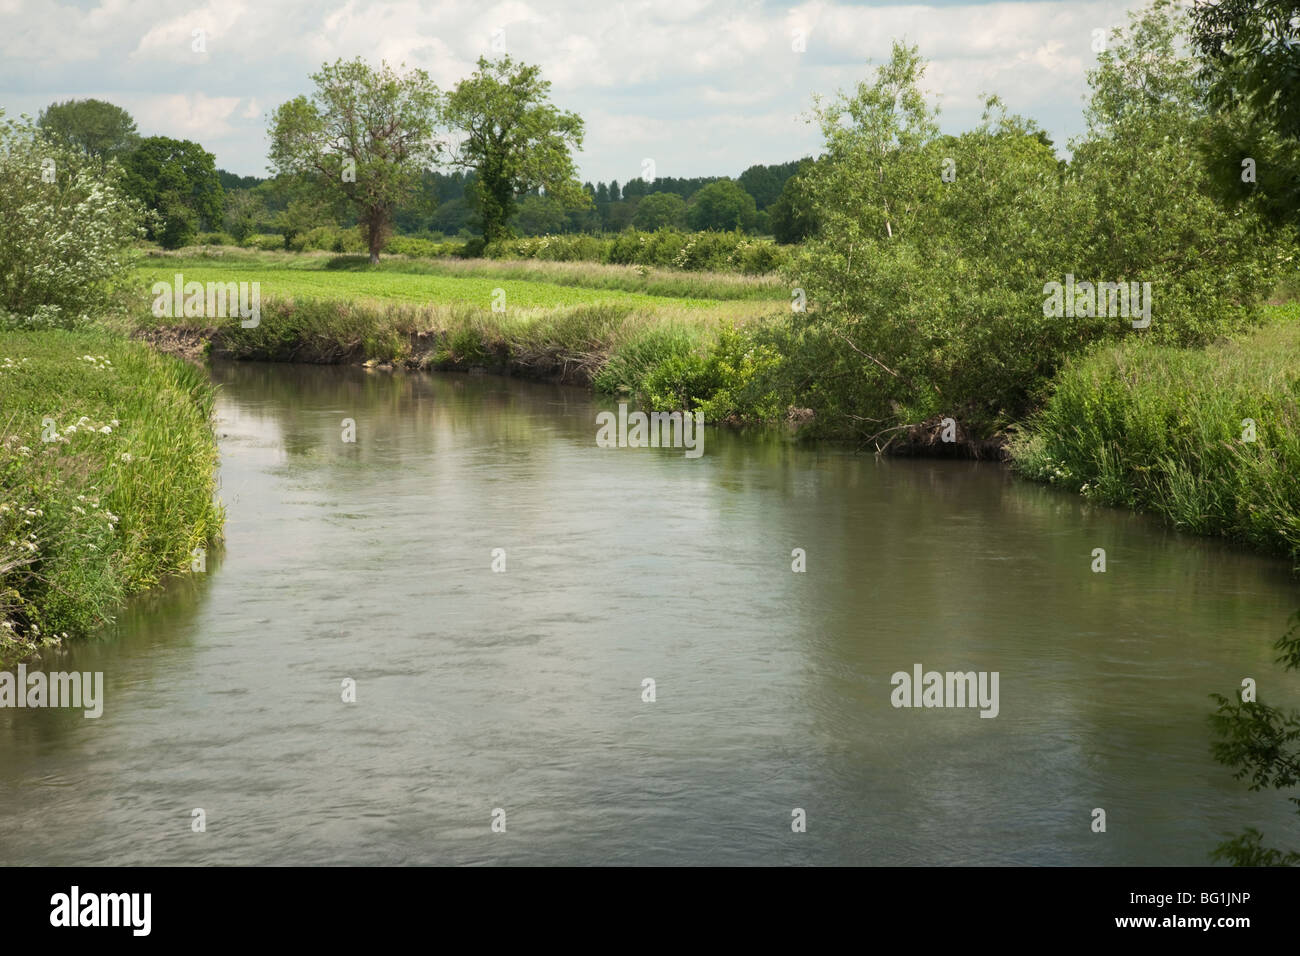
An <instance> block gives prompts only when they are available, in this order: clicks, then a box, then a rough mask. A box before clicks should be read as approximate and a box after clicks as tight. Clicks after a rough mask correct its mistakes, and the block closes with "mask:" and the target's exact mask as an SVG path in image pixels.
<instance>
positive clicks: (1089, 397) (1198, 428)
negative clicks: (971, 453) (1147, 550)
mask: <svg viewBox="0 0 1300 956" xmlns="http://www.w3.org/2000/svg"><path fill="white" fill-rule="evenodd" d="M1279 311H1280V312H1282V314H1283V315H1287V316H1288V317H1286V318H1279V319H1278V320H1276V321H1274V322H1273V323H1271V324H1270V325H1268V326H1266V327H1265V328H1263V329H1260V330H1257V331H1254V332H1252V333H1250V334H1248V335H1243V336H1239V337H1238V338H1236V339H1235V340H1233V341H1229V342H1224V343H1220V344H1216V345H1214V346H1211V347H1210V348H1208V349H1197V348H1188V349H1184V348H1177V347H1172V346H1158V345H1154V344H1152V343H1149V342H1141V341H1134V340H1131V341H1129V342H1126V343H1124V344H1122V345H1118V346H1116V345H1104V346H1099V347H1098V348H1096V349H1095V350H1094V351H1093V352H1092V353H1090V354H1089V355H1087V356H1086V357H1082V358H1079V359H1076V360H1074V361H1071V362H1070V363H1068V364H1067V365H1066V367H1065V368H1064V369H1063V370H1062V371H1061V373H1060V374H1059V376H1058V377H1057V379H1056V381H1055V383H1054V386H1053V390H1052V393H1051V396H1050V398H1049V399H1048V400H1047V402H1046V404H1045V405H1044V406H1043V407H1042V409H1041V410H1040V411H1039V412H1038V413H1037V414H1036V415H1034V416H1033V417H1032V418H1031V419H1030V422H1029V425H1028V427H1027V428H1026V430H1025V432H1024V433H1023V434H1021V435H1020V436H1019V437H1018V438H1017V440H1016V441H1015V442H1014V443H1013V445H1012V452H1013V457H1014V461H1015V465H1016V467H1017V469H1018V470H1019V471H1021V472H1022V473H1023V474H1026V475H1027V476H1029V477H1031V478H1037V479H1040V480H1045V481H1053V482H1056V483H1059V484H1061V485H1062V486H1063V487H1066V488H1069V489H1071V490H1076V491H1079V492H1080V493H1082V494H1083V495H1084V496H1086V497H1087V498H1089V499H1091V500H1095V501H1099V502H1102V503H1104V504H1108V505H1121V506H1127V507H1138V508H1144V509H1149V510H1151V511H1154V512H1155V513H1157V514H1159V515H1161V516H1163V517H1164V518H1165V519H1166V520H1167V521H1169V523H1170V524H1172V525H1173V526H1174V527H1176V528H1179V529H1181V530H1184V531H1189V532H1193V533H1196V534H1214V535H1222V536H1224V537H1227V538H1229V539H1231V540H1234V541H1239V542H1241V543H1243V544H1248V545H1250V546H1252V547H1254V548H1258V549H1260V550H1262V551H1266V552H1269V553H1273V554H1278V555H1282V556H1285V557H1287V558H1289V559H1290V560H1291V561H1292V563H1293V564H1295V565H1296V566H1297V567H1300V374H1298V373H1297V369H1300V310H1298V309H1297V308H1296V307H1295V306H1291V307H1289V308H1288V309H1286V310H1279ZM1247 419H1249V420H1250V421H1251V422H1253V423H1254V428H1255V437H1254V440H1253V441H1248V440H1244V439H1243V434H1244V433H1246V428H1247V426H1246V424H1245V422H1246V420H1247Z"/></svg>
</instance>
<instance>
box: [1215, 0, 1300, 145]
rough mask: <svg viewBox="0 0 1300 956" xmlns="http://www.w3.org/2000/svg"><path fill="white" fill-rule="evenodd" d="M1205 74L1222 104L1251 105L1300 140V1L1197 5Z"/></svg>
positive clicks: (1241, 0) (1237, 0)
mask: <svg viewBox="0 0 1300 956" xmlns="http://www.w3.org/2000/svg"><path fill="white" fill-rule="evenodd" d="M1191 18H1192V27H1191V38H1192V41H1193V43H1195V45H1196V48H1197V49H1198V50H1199V51H1200V53H1201V57H1202V63H1203V66H1202V69H1201V73H1200V75H1201V79H1202V80H1204V81H1205V82H1206V83H1208V85H1209V88H1210V95H1211V98H1212V100H1213V101H1214V102H1215V104H1216V105H1218V106H1221V107H1224V108H1226V109H1228V110H1232V109H1234V108H1236V107H1238V106H1242V105H1244V106H1246V107H1247V108H1248V109H1249V110H1250V112H1251V113H1253V114H1255V115H1256V116H1259V117H1261V118H1262V119H1264V120H1265V121H1266V122H1267V123H1268V124H1269V125H1270V126H1271V128H1272V129H1273V130H1274V131H1275V132H1277V133H1278V134H1279V135H1281V136H1283V137H1286V138H1288V139H1291V140H1292V141H1295V140H1300V6H1298V5H1297V4H1296V2H1295V0H1218V2H1216V3H1200V4H1197V5H1196V6H1195V7H1193V8H1192V11H1191Z"/></svg>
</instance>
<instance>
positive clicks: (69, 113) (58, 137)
mask: <svg viewBox="0 0 1300 956" xmlns="http://www.w3.org/2000/svg"><path fill="white" fill-rule="evenodd" d="M36 125H37V126H39V127H40V128H41V131H42V132H43V133H44V134H45V135H46V136H48V137H49V138H50V139H51V140H52V141H54V142H56V143H59V144H60V145H63V146H66V147H67V148H69V149H71V150H73V151H75V152H79V153H82V154H83V155H85V156H90V157H94V158H96V159H100V160H106V159H111V158H113V157H116V156H121V155H122V154H124V153H126V152H128V151H130V150H131V149H132V148H133V147H134V146H135V144H136V143H137V142H138V141H139V139H140V137H139V135H138V134H137V133H136V128H135V120H133V119H132V118H131V114H130V113H128V112H127V111H126V110H124V109H122V108H121V107H120V106H114V105H113V104H112V103H106V102H104V101H103V100H94V99H87V100H68V101H66V102H64V103H51V104H50V105H49V106H47V107H46V108H45V109H43V110H41V115H40V117H39V119H37V121H36Z"/></svg>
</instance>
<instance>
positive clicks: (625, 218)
mask: <svg viewBox="0 0 1300 956" xmlns="http://www.w3.org/2000/svg"><path fill="white" fill-rule="evenodd" d="M634 212H636V210H635V209H634V208H633V206H632V203H630V202H612V203H610V204H609V205H608V206H606V207H605V216H604V220H603V225H604V227H605V229H606V230H607V231H609V232H622V231H623V230H624V229H626V228H628V227H629V226H631V225H632V214H633V213H634Z"/></svg>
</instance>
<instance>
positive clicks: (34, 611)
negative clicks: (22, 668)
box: [0, 331, 222, 652]
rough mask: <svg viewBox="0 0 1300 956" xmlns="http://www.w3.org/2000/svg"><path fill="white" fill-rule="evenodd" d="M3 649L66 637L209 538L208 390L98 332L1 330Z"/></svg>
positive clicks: (217, 512)
mask: <svg viewBox="0 0 1300 956" xmlns="http://www.w3.org/2000/svg"><path fill="white" fill-rule="evenodd" d="M0 395H2V396H3V413H2V417H0V631H2V632H3V633H0V652H3V651H6V650H8V651H13V650H15V649H21V648H23V647H28V648H30V647H35V646H39V645H41V644H42V643H45V642H47V641H50V640H53V639H58V638H61V637H62V636H75V635H76V634H79V633H84V632H85V631H87V630H89V629H91V628H93V627H95V626H97V625H99V624H102V623H104V622H105V621H107V620H109V619H110V618H111V616H112V614H113V611H114V609H115V607H116V606H117V604H118V603H119V602H120V601H121V600H122V599H123V598H124V597H125V596H127V595H129V594H131V593H133V592H136V591H139V590H142V589H144V588H147V587H149V586H151V585H153V584H155V583H157V582H158V581H159V580H160V579H161V578H163V577H164V576H166V575H168V574H173V573H177V572H181V571H185V570H187V569H188V568H189V566H190V562H191V552H192V551H193V549H195V548H198V547H204V546H206V545H207V544H209V543H211V542H214V541H216V540H217V539H218V538H219V537H220V533H221V523H222V512H221V509H220V507H219V506H218V505H217V504H215V503H214V500H213V490H214V469H215V466H216V460H217V450H216V440H215V436H214V434H213V431H212V427H211V414H212V407H213V400H214V391H213V389H212V386H211V385H210V384H209V382H208V380H207V376H206V375H205V374H204V373H203V372H202V370H200V369H197V368H195V367H193V366H191V365H187V364H186V363H183V362H180V361H178V360H176V359H173V358H169V357H167V356H163V355H159V354H157V353H156V352H154V351H153V350H151V349H149V348H147V347H146V346H144V345H142V344H140V343H137V342H130V341H127V340H125V339H122V338H120V337H117V336H114V335H110V334H108V333H107V332H105V331H76V332H71V331H50V332H13V331H10V332H0Z"/></svg>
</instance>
